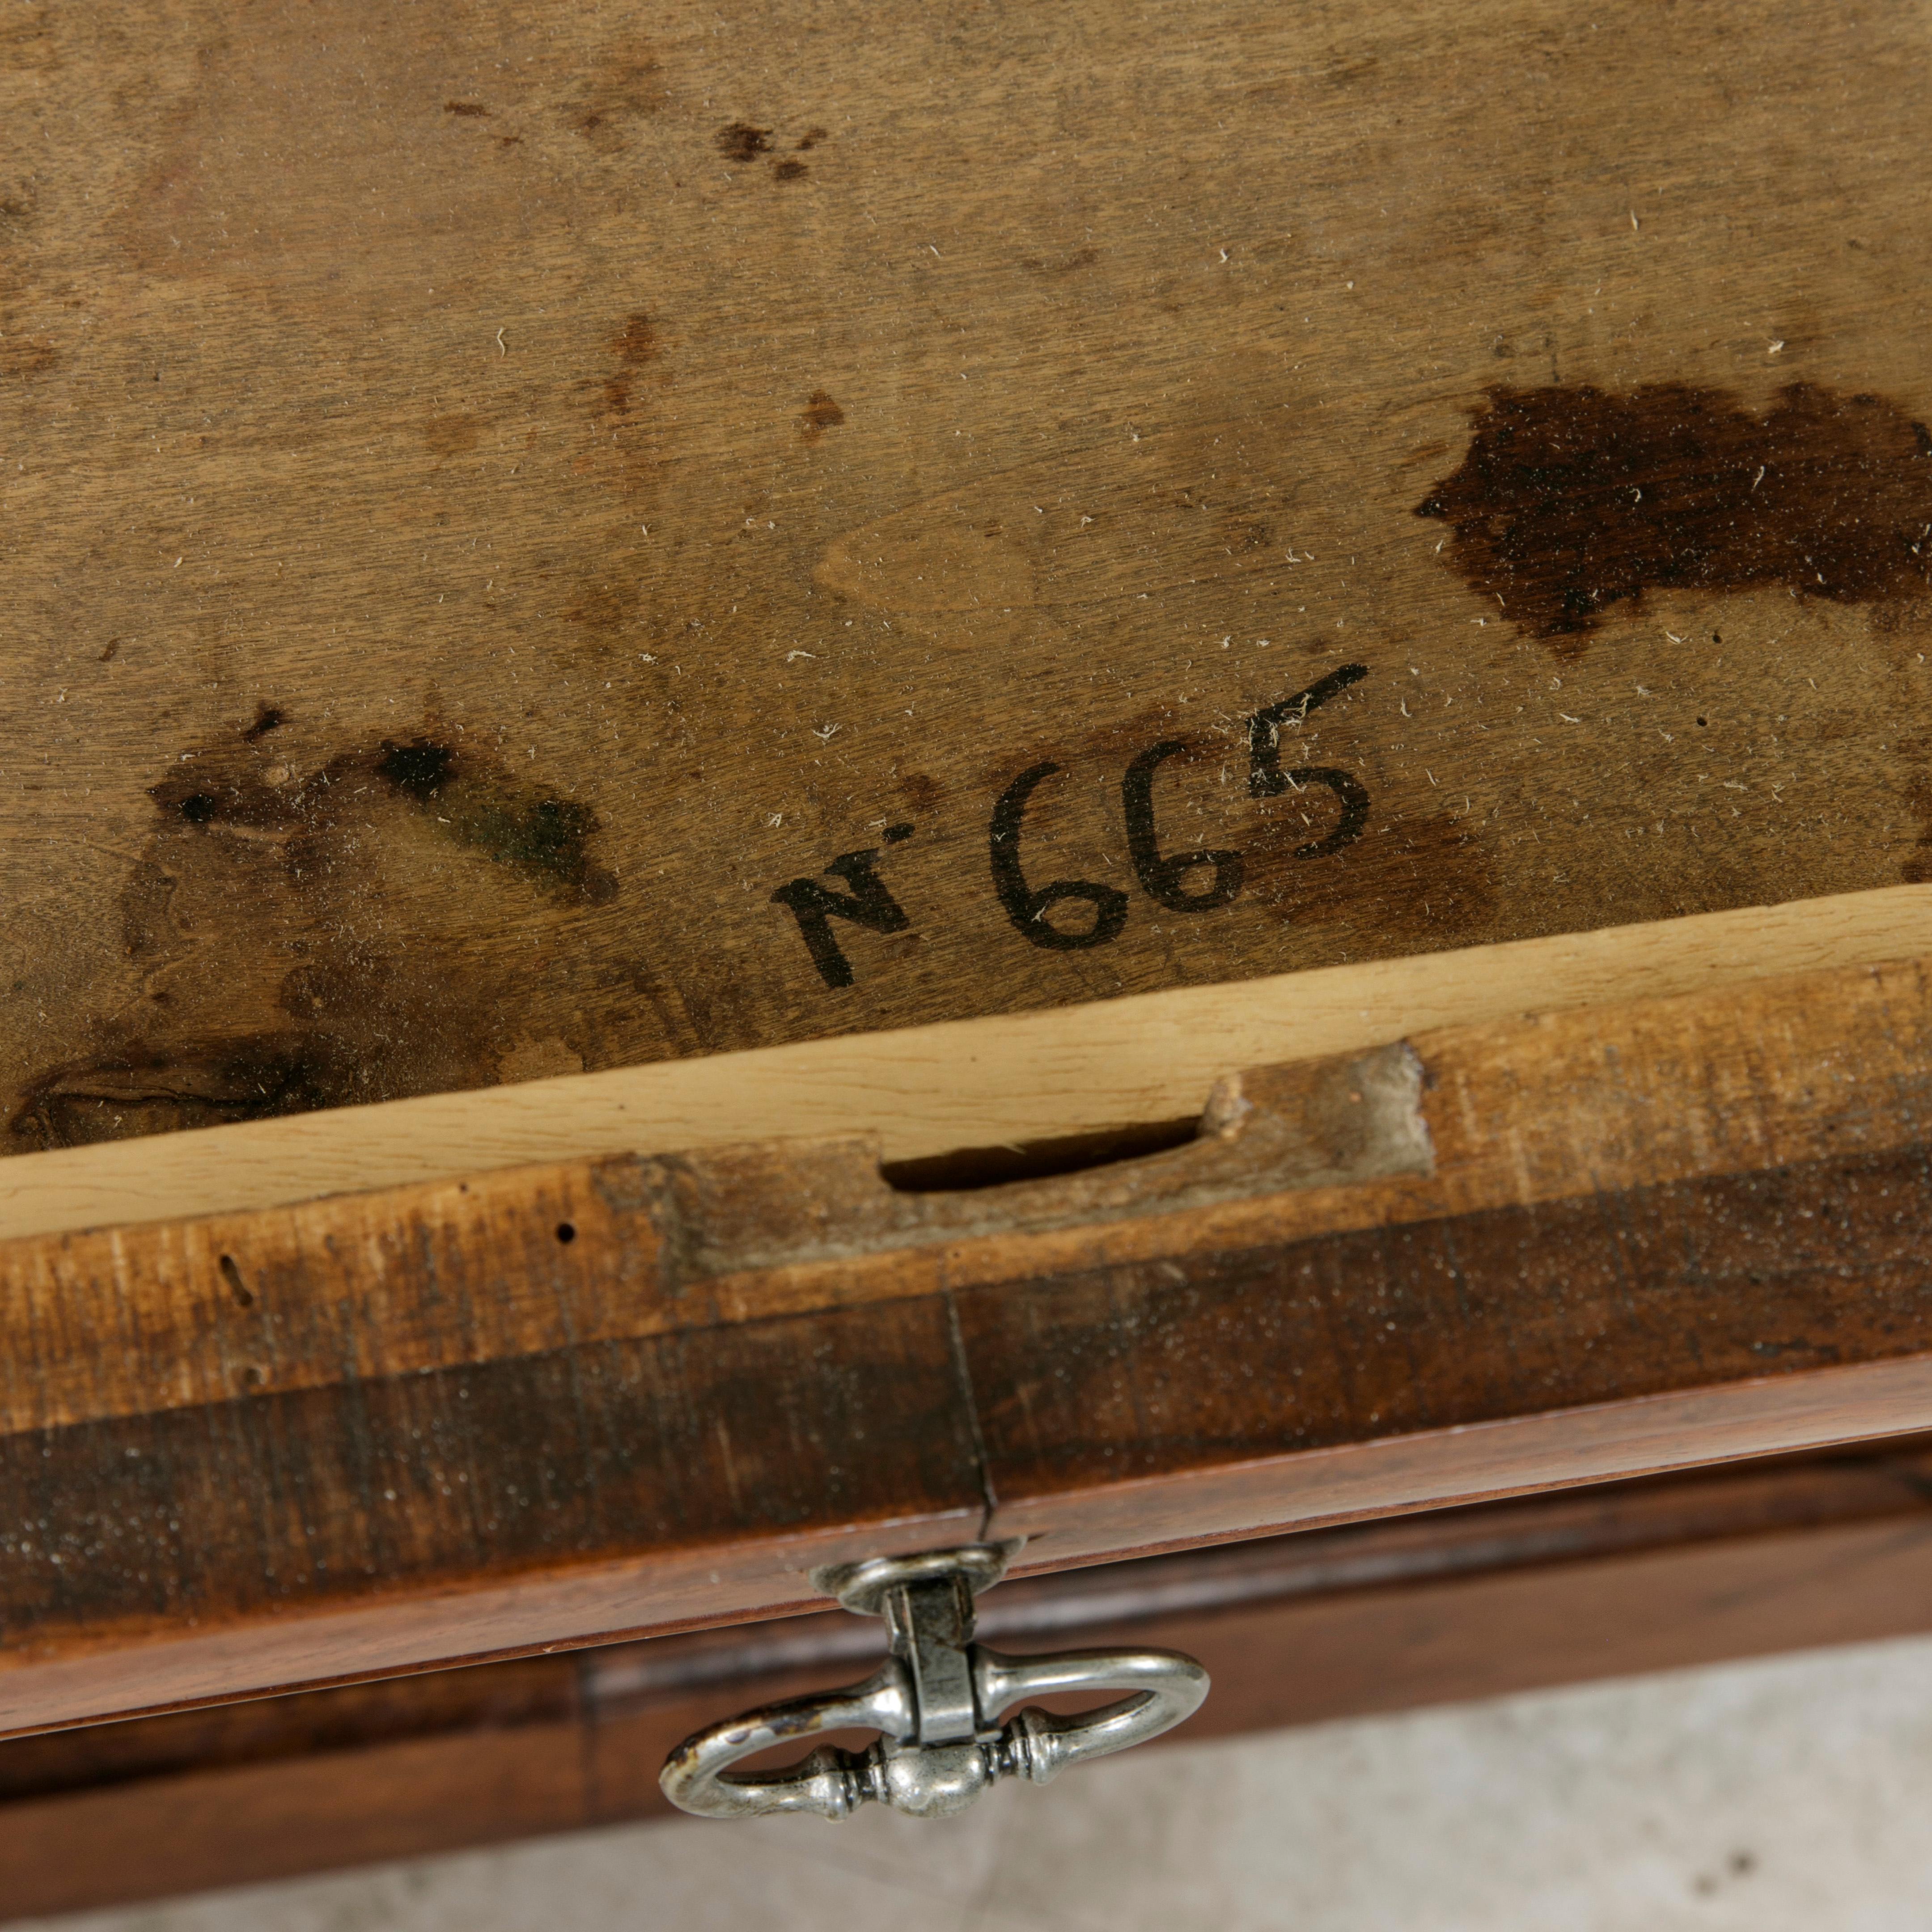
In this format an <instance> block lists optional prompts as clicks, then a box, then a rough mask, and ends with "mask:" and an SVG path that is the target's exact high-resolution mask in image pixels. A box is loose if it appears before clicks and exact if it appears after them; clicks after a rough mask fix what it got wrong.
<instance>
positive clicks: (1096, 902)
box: [991, 763, 1127, 953]
mask: <svg viewBox="0 0 1932 1932" xmlns="http://www.w3.org/2000/svg"><path fill="white" fill-rule="evenodd" d="M1059 769H1060V767H1059V766H1058V765H1056V764H1052V763H1047V764H1041V765H1034V766H1032V767H1031V768H1030V769H1028V770H1026V771H1024V772H1021V774H1020V775H1019V777H1018V778H1016V779H1014V781H1013V783H1012V784H1010V785H1009V786H1007V788H1006V790H1004V792H1002V793H1001V794H1000V802H999V803H998V805H995V806H994V808H993V826H992V840H991V844H992V861H993V889H994V890H995V892H998V894H999V895H1000V903H1001V905H1003V906H1004V907H1006V910H1007V917H1008V918H1009V919H1011V920H1012V921H1013V924H1014V925H1015V926H1016V927H1017V928H1018V929H1019V932H1020V933H1021V935H1022V937H1024V938H1027V939H1029V940H1031V941H1032V942H1033V944H1034V945H1036V946H1043V947H1046V949H1047V950H1049V952H1053V953H1079V952H1082V951H1084V950H1085V949H1086V948H1087V947H1090V946H1105V945H1106V944H1107V943H1108V941H1109V940H1113V939H1118V938H1119V937H1120V936H1121V927H1122V926H1125V925H1126V924H1127V894H1126V893H1125V892H1122V891H1121V890H1120V889H1119V888H1118V886H1102V885H1096V884H1095V883H1093V881H1092V880H1088V879H1055V880H1054V882H1053V883H1052V885H1050V886H1041V887H1040V889H1039V890H1038V891H1037V892H1036V891H1034V889H1032V888H1031V886H1028V883H1027V882H1026V874H1025V873H1024V872H1023V871H1021V869H1020V822H1021V820H1022V819H1023V818H1025V816H1026V808H1027V801H1028V799H1030V798H1031V797H1032V796H1033V794H1034V790H1035V789H1036V788H1037V787H1038V786H1039V784H1040V781H1042V780H1043V779H1045V778H1052V776H1053V775H1054V773H1055V772H1057V771H1058V770H1059ZM1063 899H1085V900H1086V901H1088V904H1091V906H1092V907H1093V908H1094V923H1093V925H1092V926H1090V927H1089V928H1088V930H1087V931H1086V932H1063V931H1062V930H1061V929H1060V928H1059V927H1058V926H1049V925H1048V924H1047V922H1046V911H1047V908H1048V907H1049V906H1055V905H1058V904H1060V902H1061V901H1062V900H1063Z"/></svg>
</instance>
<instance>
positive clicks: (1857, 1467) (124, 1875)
mask: <svg viewBox="0 0 1932 1932" xmlns="http://www.w3.org/2000/svg"><path fill="white" fill-rule="evenodd" d="M1928 1466H1932V1457H1928V1455H1927V1450H1926V1446H1925V1445H1924V1442H1922V1441H1914V1440H1911V1439H1907V1440H1906V1442H1903V1443H1900V1444H1895V1445H1885V1448H1883V1449H1882V1450H1878V1451H1872V1450H1867V1451H1861V1452H1859V1453H1858V1454H1846V1453H1844V1452H1842V1451H1841V1452H1839V1453H1838V1454H1834V1455H1831V1456H1827V1457H1817V1458H1815V1459H1806V1460H1796V1461H1793V1460H1780V1461H1778V1462H1776V1463H1769V1464H1751V1465H1747V1466H1745V1467H1744V1468H1742V1469H1727V1470H1721V1471H1707V1472H1702V1473H1700V1474H1699V1475H1696V1476H1694V1477H1690V1478H1685V1477H1676V1478H1668V1479H1666V1480H1664V1481H1650V1482H1643V1483H1631V1484H1611V1485H1609V1486H1607V1487H1605V1488H1602V1489H1598V1490H1592V1491H1589V1492H1588V1493H1583V1494H1576V1493H1572V1494H1570V1495H1567V1496H1540V1497H1537V1498H1535V1499H1531V1500H1529V1501H1526V1502H1511V1503H1502V1504H1486V1505H1477V1506H1475V1507H1472V1508H1466V1509H1461V1510H1446V1511H1436V1512H1434V1513H1433V1514H1430V1515H1427V1516H1424V1517H1412V1518H1409V1519H1407V1520H1403V1521H1400V1522H1394V1523H1365V1524H1357V1525H1352V1526H1349V1527H1348V1528H1346V1529H1333V1530H1318V1531H1313V1532H1308V1533H1307V1534H1304V1535H1300V1536H1295V1537H1289V1538H1272V1539H1269V1540H1268V1541H1264V1542H1261V1543H1251V1544H1241V1545H1237V1546H1231V1547H1223V1548H1221V1549H1217V1550H1198V1551H1193V1552H1190V1553H1187V1554H1186V1555H1183V1556H1166V1557H1154V1558H1150V1559H1143V1560H1142V1561H1141V1562H1132V1563H1127V1564H1113V1565H1107V1566H1106V1568H1103V1569H1099V1570H1079V1571H1068V1572H1065V1573H1064V1574H1061V1575H1058V1576H1055V1577H1035V1578H1030V1579H1027V1580H1024V1581H1022V1582H1019V1583H1009V1584H1007V1585H1006V1586H1003V1587H1002V1588H1001V1590H999V1591H998V1592H996V1593H995V1594H992V1595H989V1596H987V1597H986V1598H985V1599H983V1601H982V1604H981V1606H980V1630H981V1632H982V1634H983V1635H984V1636H985V1637H986V1639H987V1640H989V1642H992V1643H995V1644H997V1645H998V1646H999V1647H1000V1648H1001V1649H1003V1650H1007V1651H1010V1652H1032V1651H1038V1650H1043V1649H1068V1648H1072V1647H1075V1646H1081V1647H1085V1646H1088V1645H1099V1644H1113V1643H1119V1644H1127V1645H1131V1646H1145V1645H1148V1644H1154V1645H1158V1646H1163V1647H1167V1648H1172V1649H1180V1650H1184V1651H1186V1652H1189V1653H1190V1655H1195V1656H1198V1657H1199V1658H1200V1659H1201V1660H1202V1662H1203V1663H1204V1664H1206V1666H1207V1667H1208V1671H1209V1673H1210V1674H1211V1676H1212V1677H1213V1679H1214V1694H1213V1696H1212V1697H1211V1698H1210V1699H1209V1700H1208V1703H1206V1705H1205V1706H1203V1707H1202V1709H1201V1710H1200V1711H1199V1712H1197V1713H1196V1715H1195V1716H1194V1717H1193V1718H1190V1720H1189V1721H1188V1722H1187V1724H1186V1726H1185V1727H1183V1729H1182V1730H1181V1731H1180V1732H1178V1733H1176V1739H1177V1741H1180V1742H1187V1741H1190V1740H1199V1739H1205V1738H1208V1737H1214V1736H1228V1735H1229V1734H1231V1733H1241V1732H1248V1731H1256V1730H1271V1729H1274V1728H1276V1727H1280V1726H1283V1725H1289V1724H1320V1723H1326V1722H1331V1721H1334V1720H1336V1719H1337V1718H1352V1717H1360V1716H1363V1715H1368V1714H1370V1713H1372V1712H1388V1711H1400V1710H1408V1709H1414V1708H1415V1707H1416V1706H1418V1705H1426V1704H1432V1703H1444V1702H1448V1701H1451V1700H1460V1699H1466V1698H1470V1697H1498V1696H1502V1695H1504V1694H1508V1693H1510V1692H1514V1691H1526V1690H1532V1689H1538V1688H1544V1687H1547V1686H1549V1685H1559V1684H1569V1683H1574V1682H1579V1681H1580V1680H1583V1679H1590V1678H1601V1677H1611V1676H1625V1675H1629V1674H1633V1673H1638V1672H1646V1671H1655V1670H1682V1669H1684V1668H1685V1667H1688V1666H1691V1665H1694V1664H1711V1663H1717V1662H1721V1661H1729V1660H1731V1659H1733V1658H1741V1657H1748V1656H1759V1655H1766V1654H1767V1653H1769V1652H1777V1651H1781V1650H1793V1649H1803V1648H1808V1647H1809V1646H1814V1645H1822V1644H1835V1643H1870V1642H1874V1641H1877V1640H1882V1639H1885V1638H1888V1637H1900V1636H1905V1635H1908V1634H1918V1633H1921V1632H1922V1631H1924V1630H1925V1629H1926V1628H1927V1627H1928V1625H1932V1588H1928V1586H1932V1501H1928V1499H1927V1493H1926V1490H1927V1474H1928ZM1849 1579H1855V1587H1850V1588H1848V1587H1846V1585H1847V1580H1849ZM881 1642H882V1638H881V1635H880V1629H879V1626H878V1625H877V1624H875V1623H870V1622H862V1621H860V1620H858V1619H853V1618H852V1617H850V1616H846V1615H845V1614H844V1613H843V1612H841V1611H828V1612H824V1613H819V1614H817V1615H814V1616H806V1617H793V1618H786V1619H781V1620H780V1621H778V1622H772V1623H766V1624H760V1625H752V1626H750V1627H746V1628H737V1629H733V1630H721V1631H701V1632H695V1633H693V1634H690V1635H688V1636H685V1637H665V1638H659V1639H658V1640H655V1641H653V1642H652V1643H644V1644H635V1645H631V1644H618V1645H613V1646H607V1647H605V1648H603V1649H594V1650H584V1651H578V1652H575V1653H574V1654H572V1655H568V1656H554V1657H545V1658H523V1659H520V1660H519V1661H516V1662H514V1663H508V1664H487V1665H483V1666H480V1667H475V1668H472V1669H470V1670H452V1671H437V1672H433V1673H428V1674H426V1675H424V1676H416V1677H409V1678H401V1679H392V1680H390V1681H389V1682H383V1683H378V1684H368V1685H354V1686H350V1687H348V1688H342V1689H338V1690H333V1691H314V1692H310V1693H308V1694H305V1695H298V1696H295V1697H284V1698H275V1699H268V1700H260V1701H258V1702H255V1703H246V1704H231V1705H227V1706H222V1707H220V1708H218V1709H211V1710H203V1711H196V1712H178V1713H175V1714H172V1715H169V1716H166V1717H163V1718H145V1719H135V1720H132V1721H127V1722H124V1723H121V1724H103V1725H93V1726H89V1727H86V1728H83V1729H80V1730H69V1731H62V1732H58V1733H52V1734H49V1735H44V1736H39V1737H34V1738H18V1739H10V1740H8V1741H7V1742H5V1743H0V1870H4V1871H5V1873H6V1875H7V1883H6V1885H5V1891H4V1894H0V1920H4V1919H10V1918H14V1917H17V1916H20V1917H34V1916H37V1915H41V1914H43V1913H52V1912H74V1911H81V1910H85V1909H89V1908H92V1907H97V1906H105V1905H112V1904H121V1903H135V1902H137V1901H148V1900H154V1899H157V1898H160V1897H165V1896H167V1895H169V1894H178V1893H182V1892H190V1891H202V1890H205V1889H208V1888H212V1887H215V1886H220V1885H245V1884H257V1883H260V1882H263V1881H265V1880H268V1879H277V1878H287V1877H290V1876H295V1875H296V1874H298V1873H306V1872H313V1871H317V1870H326V1869H329V1868H331V1867H344V1866H349V1865H356V1864H371V1863H374V1862H376V1861H386V1860H390V1859H396V1858H422V1857H425V1856H428V1855H433V1854H435V1853H437V1852H449V1851H453V1850H456V1849H460V1848H462V1847H464V1846H475V1845H484V1844H498V1843H502V1842H504V1841H506V1840H509V1839H513V1838H530V1837H533V1836H535V1835H538V1834H539V1833H541V1832H559V1831H580V1830H583V1829H586V1827H592V1826H600V1825H608V1824H612V1823H616V1822H618V1821H619V1820H627V1819H631V1818H635V1817H661V1816H664V1815H665V1814H667V1812H668V1811H669V1809H670V1808H669V1806H668V1805H667V1802H665V1800H664V1797H663V1796H662V1793H661V1792H660V1791H659V1790H658V1782H657V1774H658V1769H659V1768H660V1767H661V1765H662V1764H663V1762H664V1758H665V1757H666V1755H667V1754H668V1753H669V1752H670V1750H671V1749H672V1748H673V1746H674V1745H677V1744H679V1743H680V1742H682V1740H683V1739H685V1738H686V1737H688V1736H690V1734H691V1732H692V1731H694V1730H696V1729H697V1727H699V1726H700V1725H702V1724H710V1723H714V1722H715V1721H716V1720H717V1719H718V1717H719V1716H720V1715H721V1714H722V1713H724V1712H730V1711H735V1710H742V1709H747V1708H748V1707H750V1706H754V1705H757V1704H761V1703H767V1702H769V1701H771V1700H773V1699H775V1698H778V1697H793V1696H802V1695H805V1694H808V1693H810V1692H813V1691H823V1690H824V1689H825V1688H827V1687H828V1686H829V1685H834V1684H839V1683H844V1682H850V1680H851V1679H853V1677H854V1676H857V1675H859V1673H862V1672H864V1671H865V1670H869V1669H870V1668H871V1667H872V1665H873V1664H874V1662H875V1661H877V1658H878V1655H879V1654H880V1646H881Z"/></svg>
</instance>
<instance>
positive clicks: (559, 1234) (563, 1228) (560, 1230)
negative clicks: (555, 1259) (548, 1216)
mask: <svg viewBox="0 0 1932 1932" xmlns="http://www.w3.org/2000/svg"><path fill="white" fill-rule="evenodd" d="M556 1238H557V1239H558V1240H559V1241H562V1242H563V1243H564V1244H565V1245H566V1246H568V1244H570V1243H571V1242H572V1241H575V1240H576V1238H577V1230H576V1229H574V1227H572V1226H571V1224H570V1223H568V1221H559V1222H558V1223H557V1224H556Z"/></svg>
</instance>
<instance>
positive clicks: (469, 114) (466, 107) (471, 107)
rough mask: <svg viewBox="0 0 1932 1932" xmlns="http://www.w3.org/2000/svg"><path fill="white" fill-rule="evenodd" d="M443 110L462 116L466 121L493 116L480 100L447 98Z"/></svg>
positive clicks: (482, 119)
mask: <svg viewBox="0 0 1932 1932" xmlns="http://www.w3.org/2000/svg"><path fill="white" fill-rule="evenodd" d="M443 112H444V113H446V114H455V115H460V116H461V117H462V118H463V119H464V120H466V121H487V120H489V119H490V118H491V115H490V110H489V109H488V108H487V107H484V105H483V104H482V102H481V101H445V102H444V103H443Z"/></svg>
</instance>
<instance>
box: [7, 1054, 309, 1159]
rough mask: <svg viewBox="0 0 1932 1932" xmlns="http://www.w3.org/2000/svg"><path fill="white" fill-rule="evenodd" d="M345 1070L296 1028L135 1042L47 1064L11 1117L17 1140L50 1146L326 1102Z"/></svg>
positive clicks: (261, 1116)
mask: <svg viewBox="0 0 1932 1932" xmlns="http://www.w3.org/2000/svg"><path fill="white" fill-rule="evenodd" d="M345 1072H346V1070H345V1069H344V1068H343V1067H341V1066H340V1065H336V1064H330V1056H329V1055H328V1054H327V1052H326V1049H324V1050H323V1052H320V1054H319V1053H318V1051H317V1046H316V1043H314V1042H313V1041H312V1040H310V1039H308V1038H307V1037H305V1036H304V1035H302V1034H299V1033H297V1032H296V1031H293V1030H290V1031H288V1032H286V1033H284V1034H263V1035H260V1036H257V1037H251V1038H248V1039H243V1040H204V1041H197V1042H193V1043H187V1044H184V1045H181V1046H137V1047H131V1048H129V1049H127V1050H125V1051H123V1052H107V1053H104V1054H100V1055H95V1057H94V1058H91V1059H86V1060H79V1061H71V1062H70V1063H68V1064H65V1065H63V1066H59V1067H50V1068H49V1069H48V1070H47V1071H46V1073H43V1074H42V1075H41V1076H40V1078H39V1079H37V1080H36V1081H34V1082H33V1084H32V1085H31V1086H30V1087H29V1088H28V1089H27V1091H26V1094H25V1096H24V1097H23V1100H22V1102H21V1104H20V1106H18V1107H17V1109H15V1110H14V1113H13V1118H12V1120H11V1121H10V1122H9V1124H8V1125H9V1128H10V1133H12V1134H13V1136H15V1137H16V1138H17V1142H18V1143H22V1144H24V1145H25V1146H26V1147H27V1148H64V1147H83V1146H86V1145H89V1143H91V1142H96V1141H109V1140H131V1139H136V1138H137V1137H138V1136H140V1135H142V1134H148V1133H174V1132H176V1131H178V1130H180V1129H182V1128H185V1127H226V1126H229V1125H232V1124H234V1123H236V1122H237V1121H264V1120H269V1119H271V1118H273V1117H274V1116H275V1115H279V1114H304V1113H308V1112H312V1111H313V1110H314V1109H316V1108H317V1107H322V1106H327V1105H328V1104H329V1097H330V1096H331V1095H332V1094H336V1093H338V1092H340V1091H341V1089H342V1087H343V1084H344V1076H345Z"/></svg>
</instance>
